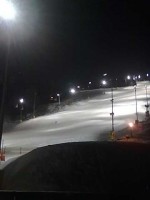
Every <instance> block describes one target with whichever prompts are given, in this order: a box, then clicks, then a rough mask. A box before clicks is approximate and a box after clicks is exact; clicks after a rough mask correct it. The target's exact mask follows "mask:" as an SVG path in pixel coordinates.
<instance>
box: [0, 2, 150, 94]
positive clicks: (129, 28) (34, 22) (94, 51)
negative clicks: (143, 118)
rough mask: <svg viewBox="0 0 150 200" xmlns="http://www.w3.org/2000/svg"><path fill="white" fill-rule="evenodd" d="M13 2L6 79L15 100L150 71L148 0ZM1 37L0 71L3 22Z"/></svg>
mask: <svg viewBox="0 0 150 200" xmlns="http://www.w3.org/2000/svg"><path fill="white" fill-rule="evenodd" d="M15 2H16V6H17V9H18V16H17V20H16V22H14V24H11V25H10V26H11V31H10V32H11V49H10V57H9V76H8V79H9V84H10V86H9V87H10V88H11V89H10V90H11V92H12V93H14V94H15V95H17V93H18V95H19V94H23V92H24V91H26V90H30V89H32V88H33V89H34V88H35V89H36V90H38V91H40V92H41V91H42V92H43V94H46V93H53V92H55V91H60V90H61V89H62V88H65V87H67V86H68V85H69V84H74V83H75V84H80V83H82V82H88V81H90V80H94V79H95V80H98V77H99V76H100V75H101V74H102V73H105V72H107V73H109V72H111V73H113V74H114V75H115V76H120V74H122V75H123V74H128V73H139V72H141V71H143V72H145V73H146V72H147V70H148V69H149V65H150V56H149V54H150V20H149V19H150V12H149V10H150V3H148V1H147V0H142V1H134V0H128V1H127V0H126V1H125V0H42V1H41V0H25V1H20V0H15ZM0 31H1V34H0V42H1V44H2V45H1V48H0V49H1V56H0V63H1V66H2V65H3V64H4V55H5V48H4V47H5V45H6V41H7V38H6V34H5V32H6V30H4V24H3V23H2V22H1V28H0ZM1 70H2V68H1ZM42 92H41V94H42Z"/></svg>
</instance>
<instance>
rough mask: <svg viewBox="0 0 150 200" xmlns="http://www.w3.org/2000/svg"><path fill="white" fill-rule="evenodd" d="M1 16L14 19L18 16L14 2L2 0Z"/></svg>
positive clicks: (0, 2) (0, 0) (0, 1)
mask: <svg viewBox="0 0 150 200" xmlns="http://www.w3.org/2000/svg"><path fill="white" fill-rule="evenodd" d="M0 17H2V18H3V19H5V20H13V19H14V18H15V17H16V10H15V8H14V6H13V4H12V2H10V1H8V0H0Z"/></svg>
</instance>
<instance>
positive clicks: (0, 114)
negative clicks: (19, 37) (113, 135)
mask: <svg viewBox="0 0 150 200" xmlns="http://www.w3.org/2000/svg"><path fill="white" fill-rule="evenodd" d="M15 17H16V10H15V8H14V6H13V4H12V3H11V2H10V1H8V0H0V20H2V21H4V22H5V26H6V30H7V33H6V34H7V35H8V39H7V54H6V62H5V66H4V75H3V88H2V98H1V106H0V151H1V143H2V134H3V122H4V112H5V111H4V107H5V97H6V90H7V71H8V58H9V49H10V34H9V30H8V26H7V25H8V24H7V22H10V21H13V20H14V19H15Z"/></svg>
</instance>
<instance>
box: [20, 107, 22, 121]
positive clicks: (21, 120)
mask: <svg viewBox="0 0 150 200" xmlns="http://www.w3.org/2000/svg"><path fill="white" fill-rule="evenodd" d="M20 122H22V108H20Z"/></svg>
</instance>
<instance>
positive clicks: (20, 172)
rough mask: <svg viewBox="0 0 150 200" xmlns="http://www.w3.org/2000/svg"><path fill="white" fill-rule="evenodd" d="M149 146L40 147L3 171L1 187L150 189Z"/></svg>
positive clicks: (128, 144) (142, 190)
mask: <svg viewBox="0 0 150 200" xmlns="http://www.w3.org/2000/svg"><path fill="white" fill-rule="evenodd" d="M149 169H150V146H149V145H147V144H138V143H117V142H84V143H67V144H59V145H52V146H47V147H42V148H38V149H36V150H33V151H32V152H30V153H28V154H26V155H24V156H22V157H20V158H18V159H17V160H15V161H14V162H12V163H10V164H9V165H7V166H6V167H5V168H4V169H3V170H2V171H1V179H2V178H3V182H2V185H1V189H3V190H17V191H80V192H100V193H107V194H108V193H125V194H127V193H130V192H133V193H135V192H137V191H141V192H145V191H149V190H150V171H149Z"/></svg>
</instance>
